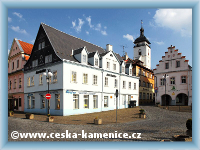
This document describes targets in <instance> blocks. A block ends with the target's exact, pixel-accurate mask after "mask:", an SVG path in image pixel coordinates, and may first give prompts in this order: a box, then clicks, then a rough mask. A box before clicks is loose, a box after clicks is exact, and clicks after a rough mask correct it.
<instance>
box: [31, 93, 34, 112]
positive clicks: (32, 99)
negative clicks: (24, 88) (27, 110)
mask: <svg viewBox="0 0 200 150" xmlns="http://www.w3.org/2000/svg"><path fill="white" fill-rule="evenodd" d="M31 106H32V107H31V108H32V109H34V108H35V96H31Z"/></svg>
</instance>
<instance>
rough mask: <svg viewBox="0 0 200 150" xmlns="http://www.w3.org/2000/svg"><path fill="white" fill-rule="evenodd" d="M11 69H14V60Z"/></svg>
mask: <svg viewBox="0 0 200 150" xmlns="http://www.w3.org/2000/svg"><path fill="white" fill-rule="evenodd" d="M12 70H14V62H13V63H12Z"/></svg>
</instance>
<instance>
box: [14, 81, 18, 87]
mask: <svg viewBox="0 0 200 150" xmlns="http://www.w3.org/2000/svg"><path fill="white" fill-rule="evenodd" d="M16 87H17V81H16V79H14V89H16Z"/></svg>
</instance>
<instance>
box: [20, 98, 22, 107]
mask: <svg viewBox="0 0 200 150" xmlns="http://www.w3.org/2000/svg"><path fill="white" fill-rule="evenodd" d="M21 106H22V98H21V97H19V107H21Z"/></svg>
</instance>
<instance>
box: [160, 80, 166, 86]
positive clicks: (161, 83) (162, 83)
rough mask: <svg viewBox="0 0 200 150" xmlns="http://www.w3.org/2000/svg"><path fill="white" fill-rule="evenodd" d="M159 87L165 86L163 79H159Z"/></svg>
mask: <svg viewBox="0 0 200 150" xmlns="http://www.w3.org/2000/svg"><path fill="white" fill-rule="evenodd" d="M160 85H161V86H162V85H165V79H162V78H161V79H160Z"/></svg>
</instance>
